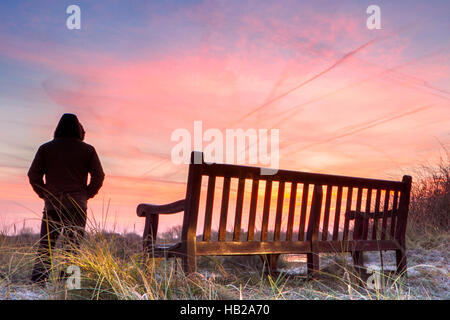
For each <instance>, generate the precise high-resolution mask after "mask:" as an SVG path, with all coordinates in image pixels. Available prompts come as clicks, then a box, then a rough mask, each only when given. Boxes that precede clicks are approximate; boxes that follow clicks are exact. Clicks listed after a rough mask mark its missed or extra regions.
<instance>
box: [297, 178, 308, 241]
mask: <svg viewBox="0 0 450 320" xmlns="http://www.w3.org/2000/svg"><path fill="white" fill-rule="evenodd" d="M308 193H309V183H304V184H303V190H302V207H301V212H300V224H299V227H298V240H299V241H303V240H304V238H305V221H306V209H307V208H308Z"/></svg>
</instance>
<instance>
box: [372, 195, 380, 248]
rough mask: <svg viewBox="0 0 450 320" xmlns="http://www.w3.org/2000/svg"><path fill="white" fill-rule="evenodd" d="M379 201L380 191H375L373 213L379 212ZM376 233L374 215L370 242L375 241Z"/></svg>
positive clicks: (376, 223) (376, 221) (376, 226)
mask: <svg viewBox="0 0 450 320" xmlns="http://www.w3.org/2000/svg"><path fill="white" fill-rule="evenodd" d="M380 200H381V190H380V189H377V192H376V194H375V213H378V212H380ZM377 233H378V217H377V216H376V215H375V216H374V218H373V227H372V240H376V239H377Z"/></svg>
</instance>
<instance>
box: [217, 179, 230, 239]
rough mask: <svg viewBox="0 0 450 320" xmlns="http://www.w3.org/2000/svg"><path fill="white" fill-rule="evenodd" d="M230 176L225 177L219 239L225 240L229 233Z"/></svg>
mask: <svg viewBox="0 0 450 320" xmlns="http://www.w3.org/2000/svg"><path fill="white" fill-rule="evenodd" d="M230 180H231V178H230V177H225V178H224V179H223V193H222V204H221V210H220V223H219V241H225V237H226V233H227V215H228V201H229V199H230Z"/></svg>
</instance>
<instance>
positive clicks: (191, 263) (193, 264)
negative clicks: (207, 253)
mask: <svg viewBox="0 0 450 320" xmlns="http://www.w3.org/2000/svg"><path fill="white" fill-rule="evenodd" d="M195 248H196V243H195V241H192V240H191V241H187V242H186V247H185V250H183V251H184V252H183V254H182V262H183V270H184V272H185V273H186V274H190V273H193V272H197V256H196V254H195Z"/></svg>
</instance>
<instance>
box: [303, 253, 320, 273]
mask: <svg viewBox="0 0 450 320" xmlns="http://www.w3.org/2000/svg"><path fill="white" fill-rule="evenodd" d="M306 264H307V267H308V276H309V277H312V278H315V277H317V274H318V272H319V271H320V261H319V254H318V253H307V254H306Z"/></svg>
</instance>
